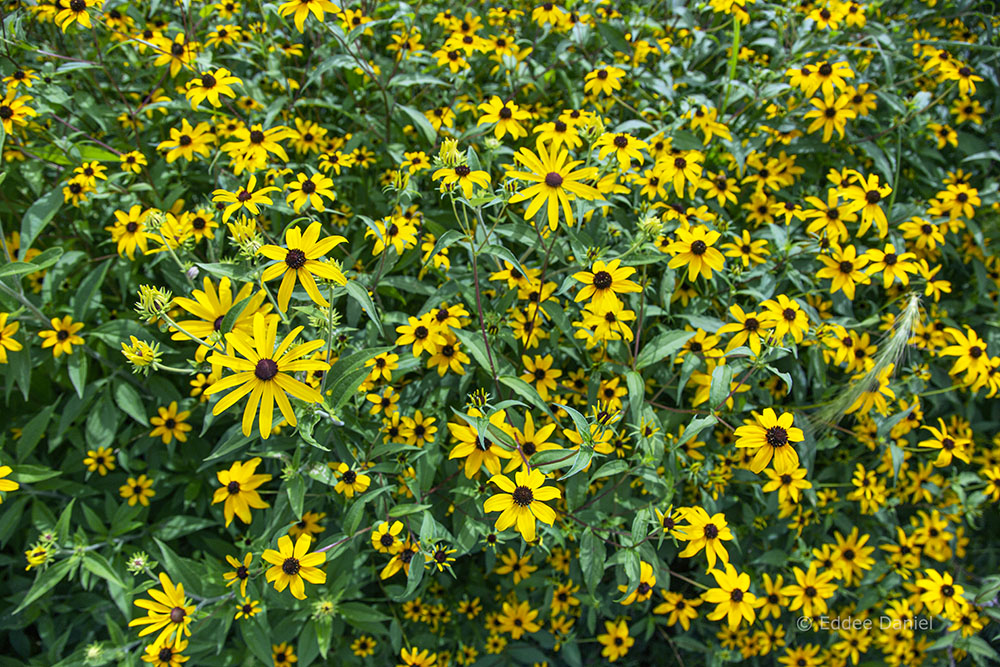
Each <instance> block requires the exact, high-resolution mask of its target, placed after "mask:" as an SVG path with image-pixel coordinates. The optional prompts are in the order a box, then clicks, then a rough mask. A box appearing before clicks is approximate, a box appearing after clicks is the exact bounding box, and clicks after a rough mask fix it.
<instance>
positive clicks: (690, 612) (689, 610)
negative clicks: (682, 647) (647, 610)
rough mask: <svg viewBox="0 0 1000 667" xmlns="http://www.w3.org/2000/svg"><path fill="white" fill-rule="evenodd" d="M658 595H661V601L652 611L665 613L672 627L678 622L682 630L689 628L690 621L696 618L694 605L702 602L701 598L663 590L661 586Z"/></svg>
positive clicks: (696, 613) (696, 611) (668, 623)
mask: <svg viewBox="0 0 1000 667" xmlns="http://www.w3.org/2000/svg"><path fill="white" fill-rule="evenodd" d="M660 595H662V596H663V602H661V603H660V604H658V605H656V606H655V607H653V613H654V614H663V615H665V616H666V617H667V625H668V626H671V627H673V626H674V625H676V624H677V623H680V624H681V627H682V628H684V630H689V629H690V628H691V621H692V620H694V619H696V618H698V610H697V609H695V607H697V606H698V605H700V604H701V603H702V600H701V598H694V599H688V598H685V597H684V595H683V594H682V593H675V592H673V591H665V590H663V589H662V588H661V589H660Z"/></svg>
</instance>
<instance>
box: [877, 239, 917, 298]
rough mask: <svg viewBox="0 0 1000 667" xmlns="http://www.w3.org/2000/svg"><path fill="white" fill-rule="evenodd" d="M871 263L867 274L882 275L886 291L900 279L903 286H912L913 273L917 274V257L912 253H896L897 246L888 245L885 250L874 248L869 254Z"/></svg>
mask: <svg viewBox="0 0 1000 667" xmlns="http://www.w3.org/2000/svg"><path fill="white" fill-rule="evenodd" d="M867 257H868V261H869V262H870V263H869V265H868V268H867V269H865V272H866V273H867V274H868V275H869V276H872V275H877V274H879V273H881V274H882V284H883V285H884V286H885V288H886V289H888V288H889V286H890V285H892V283H893V282H895V280H896V279H897V278H898V279H899V282H900V283H902V284H903V285H909V284H910V276H909V274H911V273H917V271H918V270H919V269H918V266H917V263H916V261H915V260H916V258H917V256H916V255H915V254H913V253H912V252H896V246H894V245H893V244H892V243H887V244H886V246H885V249H884V250H879V249H878V248H872V249H870V250H869V251H868V253H867Z"/></svg>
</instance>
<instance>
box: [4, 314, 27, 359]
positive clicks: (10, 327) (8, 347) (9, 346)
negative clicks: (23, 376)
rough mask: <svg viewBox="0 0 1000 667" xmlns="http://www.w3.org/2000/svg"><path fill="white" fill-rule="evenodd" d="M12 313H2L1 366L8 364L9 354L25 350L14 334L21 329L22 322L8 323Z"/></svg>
mask: <svg viewBox="0 0 1000 667" xmlns="http://www.w3.org/2000/svg"><path fill="white" fill-rule="evenodd" d="M8 317H10V313H0V364H6V363H7V352H8V351H10V352H17V351H19V350H21V349H22V348H23V346H22V345H21V343H20V342H18V341H17V340H16V339H15V338H14V334H16V333H17V330H18V329H20V328H21V323H20V322H11V323H9V324H8V323H7V318H8Z"/></svg>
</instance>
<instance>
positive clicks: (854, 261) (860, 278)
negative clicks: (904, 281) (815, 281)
mask: <svg viewBox="0 0 1000 667" xmlns="http://www.w3.org/2000/svg"><path fill="white" fill-rule="evenodd" d="M857 252H858V251H857V249H855V247H854V246H853V245H849V246H847V247H846V248H840V247H838V246H834V248H833V254H832V255H831V256H828V255H819V256H818V259H819V261H821V262H823V264H825V266H824V267H823V268H822V269H820V270H819V271H817V272H816V277H817V278H830V279H832V281H833V282H832V283H831V284H830V294H835V293H836V292H837V290H843V291H844V296H846V297H847V298H848V299H850V300H851V301H854V288H855V286H856V285H859V284H860V285H865V284H867V283H869V282H871V279H870V278H869V277H868V275H867V274H866V273H864V272H863V271H861V269H863V268H864V267H865V265H866V264H868V261H869V260H868V256H867V255H861V256H860V257H858V255H857Z"/></svg>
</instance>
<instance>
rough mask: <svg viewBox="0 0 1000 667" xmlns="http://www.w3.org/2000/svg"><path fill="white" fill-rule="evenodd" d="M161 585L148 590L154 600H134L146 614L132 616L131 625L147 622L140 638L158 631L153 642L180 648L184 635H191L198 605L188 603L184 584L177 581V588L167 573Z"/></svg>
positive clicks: (162, 577)
mask: <svg viewBox="0 0 1000 667" xmlns="http://www.w3.org/2000/svg"><path fill="white" fill-rule="evenodd" d="M160 586H161V587H162V588H163V590H162V591H158V590H155V589H153V590H150V591H149V596H150V597H151V598H153V599H152V600H136V601H135V606H136V607H139V608H140V609H145V610H146V615H145V616H142V617H140V618H134V619H132V620H131V621H130V622H129V624H128V626H129V627H130V628H131V627H135V626H137V625H145V626H146V627H144V628H143V629H142V630H141V631H140V632H139V636H140V637H145V636H146V635H149V634H152V633H154V632H157V631H159V632H160V634H159V635H157V637H156V639H155V640H154V642H153V643H154V644H161V645H162V644H167V645H171V646H173V647H174V648H177V647H179V645H180V643H181V642H182V641H183V639H184V637H190V636H191V630H190V629H189V628H188V626H189V625H190V624H191V614H193V613H194V611H195V606H194V605H186V604H185V603H186V602H187V600H186V599H185V597H184V584H181V583H178V584H177V586H176V587H175V586H174V584H173V582H172V581H170V577H168V576H167V574H166V573H165V572H161V573H160Z"/></svg>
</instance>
